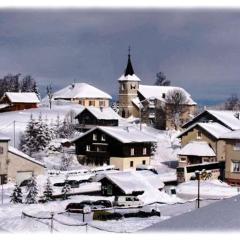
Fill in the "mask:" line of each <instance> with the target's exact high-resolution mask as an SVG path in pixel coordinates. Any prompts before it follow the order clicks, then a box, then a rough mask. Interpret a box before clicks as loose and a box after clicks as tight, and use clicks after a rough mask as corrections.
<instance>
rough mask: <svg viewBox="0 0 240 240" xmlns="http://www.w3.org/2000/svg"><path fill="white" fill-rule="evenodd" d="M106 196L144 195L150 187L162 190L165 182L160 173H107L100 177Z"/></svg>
mask: <svg viewBox="0 0 240 240" xmlns="http://www.w3.org/2000/svg"><path fill="white" fill-rule="evenodd" d="M99 182H101V192H102V195H104V196H124V195H135V196H137V195H142V194H143V193H144V192H145V191H146V190H149V188H154V189H158V190H162V189H163V187H164V183H163V182H161V181H160V180H159V178H158V175H155V174H154V176H151V177H149V176H148V177H147V176H144V175H142V174H140V173H138V172H132V171H129V172H128V171H125V172H116V173H106V174H104V176H103V177H102V178H101V179H99Z"/></svg>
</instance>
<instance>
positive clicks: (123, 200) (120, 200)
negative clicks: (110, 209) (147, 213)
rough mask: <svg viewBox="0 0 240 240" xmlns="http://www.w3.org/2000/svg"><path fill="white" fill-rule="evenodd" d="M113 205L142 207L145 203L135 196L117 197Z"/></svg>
mask: <svg viewBox="0 0 240 240" xmlns="http://www.w3.org/2000/svg"><path fill="white" fill-rule="evenodd" d="M113 205H114V206H116V207H142V206H143V202H142V201H141V200H139V199H138V198H137V197H135V196H116V197H115V199H114V201H113Z"/></svg>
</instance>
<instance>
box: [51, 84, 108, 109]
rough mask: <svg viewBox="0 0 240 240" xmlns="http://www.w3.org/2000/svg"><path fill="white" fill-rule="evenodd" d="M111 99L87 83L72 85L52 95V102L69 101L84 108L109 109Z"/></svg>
mask: <svg viewBox="0 0 240 240" xmlns="http://www.w3.org/2000/svg"><path fill="white" fill-rule="evenodd" d="M111 99H112V97H111V96H110V95H109V94H107V93H105V92H103V91H102V90H100V89H98V88H96V87H94V86H92V85H90V84H87V83H73V84H71V85H68V86H67V87H65V88H63V89H61V90H59V91H57V92H55V93H54V94H53V100H66V101H71V102H75V103H79V104H81V105H83V106H85V107H89V106H94V107H109V101H110V100H111Z"/></svg>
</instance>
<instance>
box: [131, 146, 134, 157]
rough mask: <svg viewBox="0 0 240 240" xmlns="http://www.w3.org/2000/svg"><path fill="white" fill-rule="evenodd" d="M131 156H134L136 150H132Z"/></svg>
mask: <svg viewBox="0 0 240 240" xmlns="http://www.w3.org/2000/svg"><path fill="white" fill-rule="evenodd" d="M131 156H134V148H131Z"/></svg>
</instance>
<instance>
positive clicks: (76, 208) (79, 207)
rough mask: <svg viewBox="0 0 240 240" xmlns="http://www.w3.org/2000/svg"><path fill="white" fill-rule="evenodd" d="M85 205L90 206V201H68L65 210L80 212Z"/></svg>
mask: <svg viewBox="0 0 240 240" xmlns="http://www.w3.org/2000/svg"><path fill="white" fill-rule="evenodd" d="M86 206H89V207H91V206H92V201H82V202H80V203H69V204H68V205H67V206H66V208H65V210H66V211H69V212H73V213H74V212H75V213H78V212H81V211H83V209H84V207H86Z"/></svg>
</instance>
